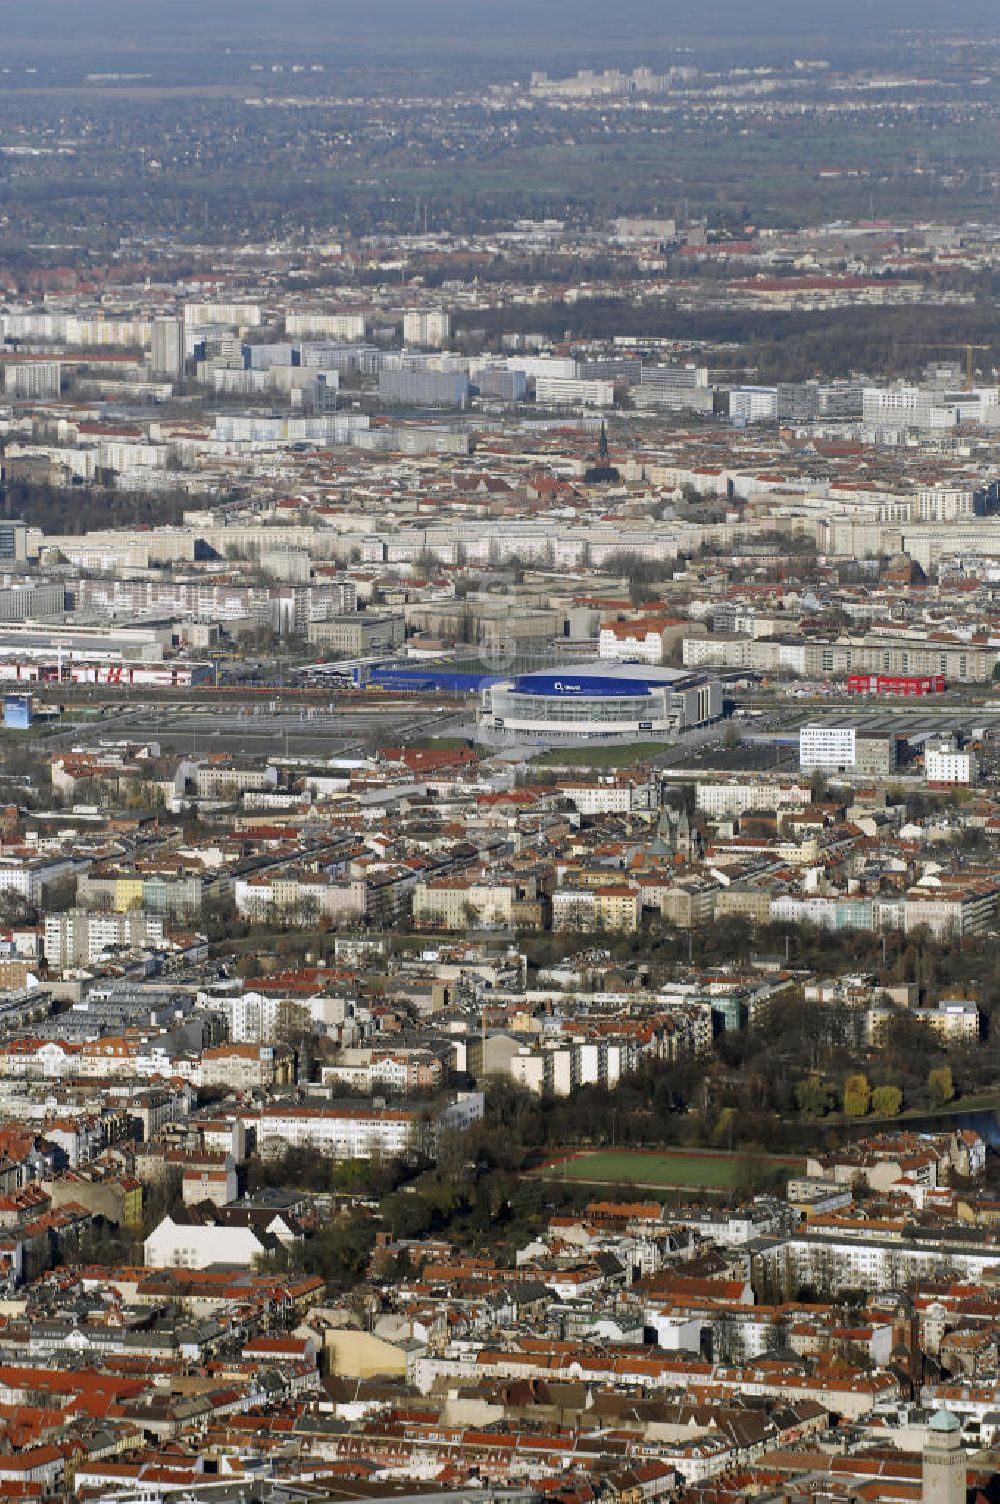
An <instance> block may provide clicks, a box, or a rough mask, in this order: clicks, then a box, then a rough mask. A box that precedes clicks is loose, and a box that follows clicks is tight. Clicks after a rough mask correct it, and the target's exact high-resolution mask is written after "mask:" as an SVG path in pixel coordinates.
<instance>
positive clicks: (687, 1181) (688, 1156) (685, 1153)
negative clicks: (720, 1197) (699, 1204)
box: [535, 1149, 805, 1190]
mask: <svg viewBox="0 0 1000 1504" xmlns="http://www.w3.org/2000/svg"><path fill="white" fill-rule="evenodd" d="M748 1158H751V1159H753V1160H755V1161H759V1162H760V1163H762V1164H763V1165H764V1166H765V1167H766V1168H767V1169H773V1170H788V1171H789V1172H791V1173H793V1174H794V1173H799V1172H801V1171H802V1170H804V1169H805V1161H804V1160H802V1159H797V1158H795V1157H794V1156H792V1155H787V1156H781V1155H752V1156H748V1155H746V1154H739V1153H736V1154H732V1155H729V1154H724V1153H712V1152H711V1151H710V1150H702V1149H692V1150H685V1149H678V1150H676V1151H667V1152H663V1153H657V1152H651V1153H646V1152H644V1151H642V1150H632V1149H618V1150H614V1149H585V1150H581V1151H580V1152H579V1153H576V1154H572V1155H571V1156H570V1157H569V1158H567V1159H564V1160H556V1161H554V1162H552V1163H550V1164H547V1165H545V1166H544V1167H542V1168H541V1169H540V1170H538V1171H536V1172H535V1173H537V1174H540V1175H544V1176H545V1177H546V1178H552V1179H559V1180H576V1181H581V1182H583V1183H584V1184H594V1185H599V1184H610V1185H637V1186H653V1187H664V1188H667V1187H675V1186H680V1187H684V1188H687V1187H690V1188H691V1189H692V1190H696V1189H702V1188H704V1189H706V1190H723V1189H727V1188H728V1187H730V1186H732V1185H735V1184H737V1183H738V1181H739V1180H740V1177H741V1175H742V1174H743V1173H744V1171H745V1168H746V1162H747V1159H748Z"/></svg>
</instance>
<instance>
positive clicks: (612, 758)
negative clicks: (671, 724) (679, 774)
mask: <svg viewBox="0 0 1000 1504" xmlns="http://www.w3.org/2000/svg"><path fill="white" fill-rule="evenodd" d="M670 746H671V743H670V742H625V743H623V744H622V745H621V746H617V747H567V748H566V749H565V750H564V751H560V750H559V749H558V748H553V749H552V750H551V751H549V752H543V753H541V755H540V756H539V757H535V758H533V759H532V761H533V762H534V763H535V764H536V766H538V767H540V768H560V767H565V768H627V767H630V766H631V764H632V763H636V762H649V761H651V760H652V759H653V758H654V757H662V756H663V753H664V752H666V751H667V749H668V748H669V747H670Z"/></svg>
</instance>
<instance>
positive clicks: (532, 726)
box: [477, 660, 722, 743]
mask: <svg viewBox="0 0 1000 1504" xmlns="http://www.w3.org/2000/svg"><path fill="white" fill-rule="evenodd" d="M721 715H722V686H721V684H720V682H719V680H717V679H712V678H709V676H708V675H707V674H704V673H692V672H690V671H688V670H685V669H672V668H651V667H650V666H649V665H648V664H639V663H612V662H605V661H603V660H598V661H593V660H592V661H590V662H588V663H571V664H564V665H561V666H560V667H559V668H552V669H542V670H539V671H536V672H534V673H529V674H517V675H515V676H514V677H513V678H510V679H503V680H500V681H499V682H497V683H494V684H488V685H485V686H484V687H483V689H482V697H481V702H480V708H479V712H478V715H477V734H478V735H479V736H480V737H481V739H482V740H483V741H486V742H493V743H496V742H502V741H507V740H514V739H517V740H527V741H541V742H545V743H550V742H551V743H559V742H587V741H604V742H626V741H642V740H656V739H657V738H660V737H663V738H665V739H666V738H671V737H674V736H677V735H678V734H679V733H680V732H682V731H690V730H691V729H692V728H693V727H695V726H704V725H705V724H707V722H709V721H715V720H718V719H719V717H720V716H721Z"/></svg>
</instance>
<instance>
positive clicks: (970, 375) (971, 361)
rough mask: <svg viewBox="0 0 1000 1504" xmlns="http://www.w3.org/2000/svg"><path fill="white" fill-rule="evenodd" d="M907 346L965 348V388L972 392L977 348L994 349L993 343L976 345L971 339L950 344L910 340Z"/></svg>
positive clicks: (936, 348)
mask: <svg viewBox="0 0 1000 1504" xmlns="http://www.w3.org/2000/svg"><path fill="white" fill-rule="evenodd" d="M907 347H908V348H910V349H912V350H917V349H920V350H964V351H965V390H966V391H967V392H971V391H972V388H973V386H974V385H975V378H976V370H975V352H976V351H977V350H992V348H993V346H992V345H974V344H972V342H971V341H970V340H965V341H964V342H963V343H962V344H959V345H948V344H943V343H940V342H939V341H938V340H912V341H911V340H908V341H907Z"/></svg>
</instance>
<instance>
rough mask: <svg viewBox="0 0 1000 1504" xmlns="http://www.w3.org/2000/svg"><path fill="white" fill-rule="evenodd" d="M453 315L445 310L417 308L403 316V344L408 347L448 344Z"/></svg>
mask: <svg viewBox="0 0 1000 1504" xmlns="http://www.w3.org/2000/svg"><path fill="white" fill-rule="evenodd" d="M450 338H451V315H450V314H448V313H446V312H445V310H444V309H443V308H415V309H412V310H411V311H410V312H409V313H404V314H403V342H404V344H407V345H433V346H440V345H444V344H447V342H448V340H449V339H450Z"/></svg>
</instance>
